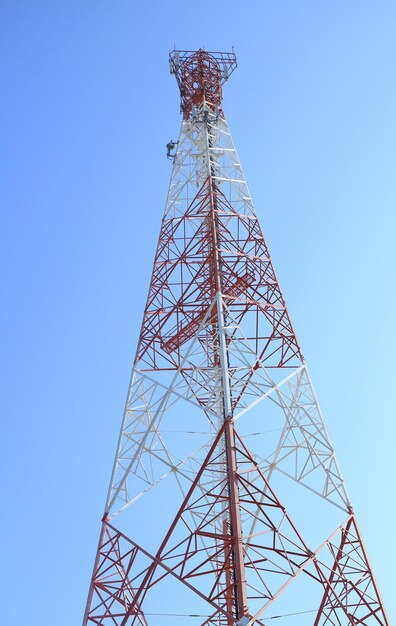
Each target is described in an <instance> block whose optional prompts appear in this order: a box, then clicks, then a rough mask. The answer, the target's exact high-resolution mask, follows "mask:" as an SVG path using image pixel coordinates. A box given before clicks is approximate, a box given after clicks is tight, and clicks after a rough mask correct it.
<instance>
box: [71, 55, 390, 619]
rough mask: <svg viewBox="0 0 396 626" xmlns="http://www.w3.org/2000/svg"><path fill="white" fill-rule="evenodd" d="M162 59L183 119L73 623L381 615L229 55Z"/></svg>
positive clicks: (382, 614) (382, 615)
mask: <svg viewBox="0 0 396 626" xmlns="http://www.w3.org/2000/svg"><path fill="white" fill-rule="evenodd" d="M170 66H171V72H172V73H173V74H174V75H175V76H176V79H177V83H178V85H179V88H180V94H181V110H182V114H183V121H182V127H181V132H180V136H179V139H178V141H177V142H175V143H174V144H172V145H168V155H170V156H173V170H172V176H171V181H170V187H169V193H168V199H167V203H166V208H165V214H164V217H163V220H162V226H161V232H160V236H159V242H158V247H157V252H156V255H155V260H154V268H153V273H152V278H151V284H150V289H149V294H148V299H147V304H146V308H145V311H144V317H143V323H142V328H141V332H140V337H139V342H138V347H137V352H136V357H135V360H134V364H133V370H132V376H131V381H130V385H129V390H128V395H127V400H126V405H125V412H124V417H123V420H122V426H121V432H120V437H119V441H118V446H117V451H116V456H115V461H114V467H113V471H112V475H111V481H110V487H109V492H108V496H107V501H106V508H105V514H104V517H103V521H102V531H101V534H100V540H99V546H98V550H97V555H96V560H95V564H94V571H93V576H92V582H91V586H90V591H89V595H88V601H87V608H86V612H85V616H84V622H83V624H84V626H90V625H92V624H97V625H98V624H100V625H104V626H111V625H113V626H114V625H117V626H132V625H133V626H148V625H150V626H152V625H153V626H157V625H158V626H161V625H163V624H167V625H168V624H172V625H173V624H175V623H176V624H177V623H180V624H190V623H194V624H200V625H203V624H207V625H210V626H232V625H237V626H248V625H250V624H267V623H268V621H269V620H270V619H271V618H272V619H273V618H274V617H279V619H280V618H283V619H282V623H284V624H286V625H293V626H299V625H301V626H325V625H326V626H332V625H334V626H344V625H347V624H354V625H357V624H361V625H365V626H366V625H367V626H374V625H376V626H378V625H380V626H385V625H389V621H388V619H387V617H386V614H385V610H384V607H383V605H382V602H381V599H380V595H379V592H378V588H377V586H376V583H375V580H374V576H373V573H372V570H371V568H370V564H369V561H368V558H367V554H366V551H365V548H364V545H363V542H362V539H361V535H360V532H359V528H358V525H357V522H356V519H355V515H354V513H353V510H352V507H351V504H350V501H349V498H348V495H347V493H346V490H345V486H344V481H343V479H342V476H341V473H340V470H339V466H338V464H337V461H336V458H335V455H334V450H333V447H332V445H331V443H330V440H329V437H328V434H327V431H326V428H325V426H324V423H323V419H322V415H321V412H320V408H319V405H318V402H317V399H316V395H315V392H314V389H313V387H312V383H311V379H310V377H309V374H308V370H307V366H306V363H305V361H304V358H303V356H302V353H301V349H300V346H299V344H298V341H297V338H296V335H295V332H294V328H293V325H292V323H291V320H290V316H289V313H288V310H287V308H286V304H285V300H284V298H283V296H282V292H281V290H280V287H279V283H278V280H277V277H276V274H275V271H274V268H273V265H272V261H271V257H270V255H269V251H268V248H267V246H266V243H265V240H264V237H263V233H262V230H261V228H260V224H259V221H258V219H257V215H256V213H255V210H254V207H253V203H252V200H251V198H250V194H249V190H248V187H247V184H246V181H245V177H244V175H243V172H242V168H241V165H240V163H239V159H238V156H237V152H236V150H235V147H234V143H233V140H232V137H231V134H230V131H229V128H228V125H227V121H226V119H225V116H224V113H223V109H222V85H223V83H224V82H225V81H226V80H227V78H228V77H229V76H230V74H231V73H232V72H233V70H234V69H235V67H236V58H235V55H234V54H233V53H232V54H228V53H218V52H215V53H214V52H206V51H204V50H198V51H197V52H188V51H173V52H172V53H171V55H170ZM173 150H174V152H173ZM180 617H182V619H180Z"/></svg>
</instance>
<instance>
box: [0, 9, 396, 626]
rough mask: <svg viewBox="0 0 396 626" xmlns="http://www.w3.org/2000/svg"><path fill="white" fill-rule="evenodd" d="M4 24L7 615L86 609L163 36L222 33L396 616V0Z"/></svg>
mask: <svg viewBox="0 0 396 626" xmlns="http://www.w3.org/2000/svg"><path fill="white" fill-rule="evenodd" d="M0 30H1V36H0V48H1V53H0V68H1V75H2V78H1V84H2V97H1V100H0V111H1V115H0V124H1V146H0V159H1V174H0V176H1V185H0V198H1V215H0V219H1V222H2V224H1V236H2V239H3V241H2V245H1V252H0V254H1V257H2V258H1V268H2V269H1V271H2V274H3V276H2V284H3V289H2V293H3V299H4V301H3V305H2V307H1V317H2V322H1V333H2V339H1V341H2V346H3V350H2V361H1V368H2V382H3V391H2V413H3V419H2V429H3V437H2V439H3V453H2V465H3V472H2V480H3V487H2V494H3V498H2V500H3V515H2V525H3V532H2V537H3V547H2V556H3V560H4V563H5V566H3V573H2V577H3V582H2V589H3V592H4V593H5V598H6V601H5V602H3V607H2V619H3V620H4V623H5V624H13V625H15V626H22V624H26V622H27V621H28V622H29V624H30V626H36V625H37V626H46V625H48V626H52V625H53V624H56V625H57V626H66V625H67V626H69V625H70V624H75V623H79V621H80V620H81V617H82V612H83V607H84V603H85V598H86V592H87V588H88V581H89V577H90V574H91V569H92V563H93V556H94V551H95V547H96V542H97V536H98V531H99V520H100V517H101V514H102V510H103V504H104V499H105V495H106V489H107V484H108V479H109V474H110V468H111V463H112V457H113V453H114V447H115V443H116V437H117V433H118V429H119V423H120V418H121V413H122V407H123V403H124V398H125V393H126V387H127V384H128V379H129V371H130V366H131V361H132V358H133V355H134V350H135V346H136V341H137V336H138V331H139V326H140V322H141V316H142V312H143V306H144V303H145V298H146V293H147V288H148V282H149V278H150V272H151V264H152V258H153V255H154V250H155V246H156V239H157V235H158V231H159V223H160V219H161V216H162V212H163V208H164V204H165V198H166V191H167V184H168V179H169V175H170V167H171V166H170V162H169V161H167V160H166V156H165V144H166V143H167V142H168V141H169V139H170V138H176V136H177V133H178V129H179V125H180V115H179V99H178V92H177V87H176V82H175V80H174V78H173V77H171V76H170V75H169V70H168V61H167V56H168V52H169V50H170V49H172V48H173V46H174V44H175V45H176V46H177V47H178V48H182V49H183V48H187V49H195V48H198V47H200V46H205V47H206V49H207V50H211V49H213V50H226V51H227V50H230V49H231V46H235V50H236V53H237V56H238V63H239V67H238V69H237V71H236V72H235V74H234V75H233V76H232V78H231V80H230V82H229V84H227V86H226V87H225V90H224V97H225V99H224V110H225V112H226V115H227V118H228V121H229V124H230V127H231V130H232V133H233V136H234V139H235V142H236V145H237V149H238V151H239V155H240V158H241V162H242V165H243V167H244V171H245V174H246V176H247V179H248V183H249V186H250V190H251V193H252V196H253V200H254V202H255V205H256V209H257V212H258V214H259V216H260V219H261V223H262V226H263V229H264V232H265V234H266V237H267V242H268V245H269V247H270V250H271V253H272V257H273V260H274V264H275V267H276V270H277V273H278V277H279V280H280V283H281V287H282V289H283V292H284V294H285V297H286V300H287V303H288V306H289V310H290V312H291V316H292V319H293V322H294V325H295V328H296V331H297V334H298V337H299V341H300V344H301V345H302V348H303V352H304V354H305V357H306V359H307V362H308V363H309V365H310V369H311V374H312V377H313V380H314V383H315V386H316V390H317V392H318V396H319V399H320V402H321V405H322V408H323V411H324V414H325V418H326V422H327V426H328V428H329V431H330V434H331V437H332V440H333V443H334V445H335V448H336V451H337V455H338V458H339V461H340V463H341V467H342V469H343V473H344V476H345V478H346V482H347V485H348V488H349V492H350V494H351V498H352V501H353V503H354V506H355V510H356V512H357V514H358V518H359V521H360V526H361V528H362V531H363V535H364V538H365V541H366V545H367V549H368V553H369V555H370V557H371V561H372V564H373V568H374V571H375V573H376V577H377V580H378V583H379V586H380V588H381V591H382V595H383V598H384V600H385V604H386V606H387V609H388V612H389V615H390V618H391V619H392V618H393V619H394V618H395V617H396V601H395V596H394V589H393V587H394V584H393V578H394V572H393V562H394V560H395V559H396V551H395V545H394V518H395V515H396V507H395V500H394V480H395V460H394V457H395V455H394V442H395V435H396V432H395V420H394V355H395V332H394V320H395V313H396V311H395V308H396V307H395V289H394V274H395V243H394V233H395V205H396V191H395V165H396V157H395V145H396V124H395V110H396V106H395V105H396V81H395V67H396V39H395V36H394V33H395V30H396V5H395V3H393V2H391V1H388V2H386V1H382V0H379V1H378V2H375V3H374V2H370V1H369V0H362V1H359V2H358V1H357V0H350V1H348V2H345V1H341V0H334V1H332V2H330V1H322V2H314V1H309V0H300V1H299V2H296V1H295V0H284V1H282V2H279V1H278V2H275V0H263V1H258V0H252V1H250V2H245V3H241V2H238V3H237V2H234V0H228V2H225V1H223V0H218V1H217V2H216V3H212V2H209V1H208V0H202V1H201V2H194V3H187V2H181V1H180V0H174V1H173V2H159V1H158V2H155V1H152V2H150V3H148V2H138V1H135V2H132V1H131V0H130V1H129V2H127V1H121V0H119V1H113V2H109V1H107V2H105V1H103V0H96V1H91V2H90V1H82V2H77V1H73V0H71V1H69V2H50V1H44V0H41V1H40V0H39V1H37V2H28V1H21V0H19V1H18V0H14V1H9V2H6V1H4V0H3V2H1V5H0ZM55 616H56V617H55Z"/></svg>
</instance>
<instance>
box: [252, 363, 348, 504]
mask: <svg viewBox="0 0 396 626" xmlns="http://www.w3.org/2000/svg"><path fill="white" fill-rule="evenodd" d="M268 397H269V400H270V401H272V402H274V403H275V404H277V405H278V406H279V408H280V409H281V410H282V411H283V412H284V414H285V423H284V427H283V430H282V433H281V436H280V439H279V442H278V445H277V447H276V450H275V451H274V454H273V455H272V456H270V457H269V458H268V459H267V461H266V462H265V464H264V465H265V466H266V467H267V472H268V473H269V474H271V473H272V472H273V471H274V470H277V471H279V472H281V473H283V474H284V475H286V476H288V477H289V478H292V479H293V480H295V481H296V482H298V483H300V484H301V485H303V486H305V487H307V488H308V489H310V490H311V491H313V492H314V493H316V494H317V495H320V496H321V497H322V498H325V499H326V500H328V501H329V502H332V503H333V504H335V505H336V506H338V507H340V508H342V509H344V510H345V511H349V510H350V508H351V503H350V500H349V497H348V494H347V491H346V488H345V485H344V480H343V478H342V475H341V472H340V469H339V466H338V463H337V460H336V457H335V452H334V448H333V446H332V444H331V442H330V438H329V436H328V433H327V430H326V427H325V425H324V422H323V417H322V413H321V410H320V407H319V404H318V401H317V398H316V395H315V392H314V389H313V386H312V383H311V379H310V377H309V374H308V370H307V367H306V366H303V367H302V368H301V369H299V370H298V371H297V372H296V373H295V375H294V376H291V377H289V378H288V380H287V381H286V382H285V384H283V385H282V386H277V388H276V393H275V394H272V395H271V396H268Z"/></svg>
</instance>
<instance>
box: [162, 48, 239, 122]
mask: <svg viewBox="0 0 396 626" xmlns="http://www.w3.org/2000/svg"><path fill="white" fill-rule="evenodd" d="M169 64H170V71H171V74H175V76H176V80H177V84H178V85H179V89H180V98H181V103H180V109H181V112H182V113H183V117H184V119H189V117H190V116H191V113H192V111H193V106H194V107H197V106H200V105H201V104H202V103H203V102H208V103H209V104H211V105H213V106H214V107H216V108H217V109H218V110H219V111H221V103H222V99H223V94H222V86H223V84H224V83H225V82H226V80H228V78H229V77H230V75H231V74H232V72H233V71H234V70H235V68H236V67H237V60H236V55H235V53H234V52H207V51H206V50H203V49H202V48H200V49H199V50H196V51H191V50H173V51H172V52H171V53H170V55H169Z"/></svg>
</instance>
